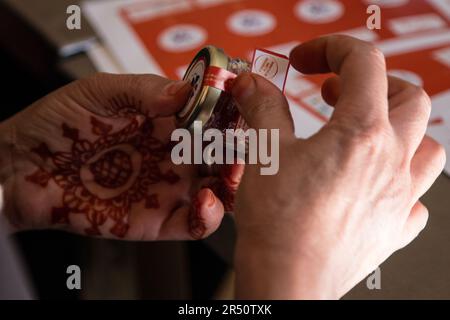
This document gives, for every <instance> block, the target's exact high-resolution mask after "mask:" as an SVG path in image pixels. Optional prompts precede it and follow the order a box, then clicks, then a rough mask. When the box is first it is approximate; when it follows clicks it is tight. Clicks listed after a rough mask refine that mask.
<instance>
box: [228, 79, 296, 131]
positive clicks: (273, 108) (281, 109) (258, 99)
mask: <svg viewBox="0 0 450 320" xmlns="http://www.w3.org/2000/svg"><path fill="white" fill-rule="evenodd" d="M232 95H233V97H234V99H235V100H236V102H237V104H238V108H239V111H240V113H241V114H242V116H243V117H244V119H245V121H246V122H247V123H248V125H249V126H250V127H252V128H255V129H262V128H264V129H280V137H283V136H284V137H294V124H293V121H292V117H291V114H290V112H289V105H288V102H287V100H286V98H285V96H284V95H283V93H282V92H281V91H280V90H279V89H278V88H277V87H276V86H275V85H274V84H272V83H271V82H270V81H268V80H266V79H265V78H263V77H261V76H259V75H256V74H251V73H243V74H241V75H239V76H238V77H237V78H236V79H235V81H234V84H233V89H232Z"/></svg>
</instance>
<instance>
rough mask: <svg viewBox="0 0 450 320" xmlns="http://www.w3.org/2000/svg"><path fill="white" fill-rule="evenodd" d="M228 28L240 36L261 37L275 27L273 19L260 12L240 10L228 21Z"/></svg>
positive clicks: (270, 15) (267, 14)
mask: <svg viewBox="0 0 450 320" xmlns="http://www.w3.org/2000/svg"><path fill="white" fill-rule="evenodd" d="M227 24H228V28H229V29H230V30H231V31H232V32H234V33H236V34H238V35H241V36H249V37H252V36H261V35H263V34H267V33H269V32H271V31H272V30H273V29H275V27H276V20H275V17H274V16H273V15H272V14H270V13H268V12H266V11H262V10H242V11H239V12H237V13H235V14H233V15H232V16H231V17H230V18H229V19H228V22H227Z"/></svg>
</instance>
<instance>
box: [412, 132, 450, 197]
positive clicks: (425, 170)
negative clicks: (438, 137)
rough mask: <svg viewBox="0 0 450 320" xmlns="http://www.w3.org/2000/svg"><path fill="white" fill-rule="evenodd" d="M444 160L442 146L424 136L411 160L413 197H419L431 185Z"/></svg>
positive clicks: (440, 170) (442, 167)
mask: <svg viewBox="0 0 450 320" xmlns="http://www.w3.org/2000/svg"><path fill="white" fill-rule="evenodd" d="M445 160H446V155H445V149H444V147H443V146H442V145H440V144H439V143H437V142H436V141H435V140H433V139H432V138H430V137H428V136H425V137H424V138H423V140H422V143H421V144H420V146H419V148H418V149H417V151H416V153H415V155H414V157H413V159H412V161H411V179H412V194H413V197H414V198H413V199H419V198H420V197H421V196H422V195H423V194H424V193H425V192H426V191H427V190H428V189H429V188H430V187H431V185H432V184H433V183H434V181H435V180H436V179H437V177H438V176H439V174H440V173H441V172H442V170H443V169H444V165H445Z"/></svg>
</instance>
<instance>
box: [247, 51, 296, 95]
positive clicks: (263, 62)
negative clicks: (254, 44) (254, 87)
mask: <svg viewBox="0 0 450 320" xmlns="http://www.w3.org/2000/svg"><path fill="white" fill-rule="evenodd" d="M288 71H289V58H288V57H286V56H284V55H281V54H278V53H275V52H271V51H268V50H265V49H256V50H255V53H254V56H253V62H252V72H253V73H256V74H258V75H260V76H262V77H264V78H266V79H267V80H269V81H270V82H272V83H273V84H274V85H276V86H277V87H278V88H279V89H280V90H281V91H283V92H284V86H285V84H286V78H287V75H288Z"/></svg>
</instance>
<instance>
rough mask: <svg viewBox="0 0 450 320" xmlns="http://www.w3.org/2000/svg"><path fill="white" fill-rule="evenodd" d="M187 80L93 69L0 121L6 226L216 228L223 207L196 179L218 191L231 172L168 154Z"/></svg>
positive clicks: (177, 234)
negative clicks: (200, 168) (212, 171)
mask: <svg viewBox="0 0 450 320" xmlns="http://www.w3.org/2000/svg"><path fill="white" fill-rule="evenodd" d="M190 89H191V88H190V85H189V84H188V83H185V82H181V81H180V82H174V81H170V80H167V79H164V78H161V77H158V76H155V75H110V74H98V75H95V76H93V77H91V78H88V79H84V80H80V81H76V82H74V83H72V84H69V85H68V86H65V87H63V88H61V89H59V90H57V91H56V92H54V93H52V94H50V95H48V96H46V97H44V98H43V99H41V100H39V101H37V102H36V103H34V104H33V105H32V106H30V107H29V108H27V109H26V110H25V111H23V112H21V113H19V114H17V115H16V116H15V117H13V118H11V119H9V120H7V121H5V122H4V123H2V124H1V127H0V135H1V136H0V139H1V142H0V150H1V155H0V158H1V159H0V183H1V184H2V185H3V187H4V190H5V205H6V207H5V210H4V212H5V214H6V216H7V218H8V220H9V221H10V222H11V225H12V226H13V228H15V229H16V230H24V229H31V228H50V227H54V228H64V229H66V230H69V231H73V232H78V233H83V234H88V235H92V236H104V237H113V238H116V237H118V238H126V239H129V240H163V239H200V238H203V237H205V236H208V235H209V234H211V233H212V232H213V231H215V230H216V229H217V227H218V226H219V224H220V222H221V220H222V217H223V213H224V207H223V204H222V202H221V201H220V200H219V199H218V198H217V197H216V196H215V194H214V193H213V192H212V190H211V189H210V188H207V187H204V186H207V185H209V186H215V188H216V189H215V192H216V194H218V193H220V194H221V195H222V196H223V197H225V195H226V194H227V193H228V190H232V189H235V187H236V184H234V183H231V182H232V181H237V180H236V179H238V177H237V175H238V173H237V171H236V170H228V173H227V176H226V177H225V176H224V177H223V178H225V179H220V178H213V177H199V175H198V173H197V168H196V167H194V166H188V165H181V166H175V165H174V164H173V163H172V161H171V159H170V135H171V133H172V130H173V129H174V128H175V127H174V121H173V117H172V115H173V114H174V113H175V112H176V111H177V110H179V109H180V108H181V107H182V106H183V105H184V103H185V101H186V99H187V96H188V95H189V92H190ZM230 171H232V172H234V175H231V173H232V172H230ZM222 181H228V184H227V187H225V188H224V187H221V186H223V184H222ZM211 188H213V187H211ZM213 189H214V188H213ZM221 190H222V191H221ZM227 201H231V199H230V198H229V197H228V200H227ZM228 205H230V203H228Z"/></svg>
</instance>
